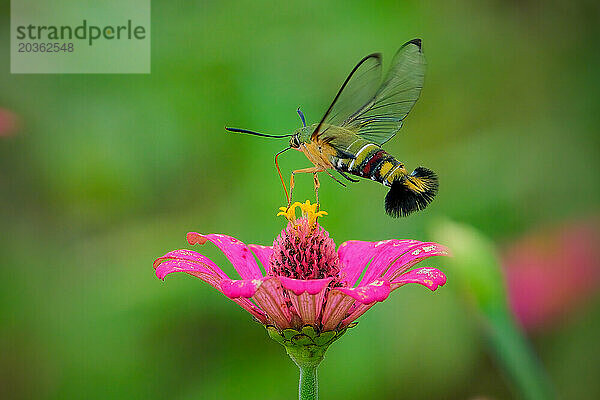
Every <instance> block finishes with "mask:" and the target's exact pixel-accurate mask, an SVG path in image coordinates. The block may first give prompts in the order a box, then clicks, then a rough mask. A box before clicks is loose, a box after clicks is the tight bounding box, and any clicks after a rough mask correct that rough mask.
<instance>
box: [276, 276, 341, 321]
mask: <svg viewBox="0 0 600 400" xmlns="http://www.w3.org/2000/svg"><path fill="white" fill-rule="evenodd" d="M332 280H333V278H325V279H310V280H302V279H292V278H287V277H284V276H280V277H279V281H280V282H281V284H282V286H283V287H284V288H285V289H287V291H288V292H287V293H288V296H289V298H290V301H291V302H292V305H293V306H294V308H295V309H296V311H297V312H298V315H299V316H300V318H301V319H302V322H303V324H310V325H314V324H316V322H317V321H318V318H319V316H320V314H321V309H322V308H323V299H324V298H325V292H326V290H327V286H328V285H329V283H330V282H331V281H332Z"/></svg>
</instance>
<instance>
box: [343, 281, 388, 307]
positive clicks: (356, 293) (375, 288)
mask: <svg viewBox="0 0 600 400" xmlns="http://www.w3.org/2000/svg"><path fill="white" fill-rule="evenodd" d="M335 290H339V291H340V292H342V293H344V294H346V295H348V296H350V297H352V298H354V299H355V300H357V301H359V302H361V303H362V304H372V303H375V302H377V301H384V300H385V299H387V298H388V296H389V295H390V292H391V286H390V282H389V281H387V280H384V279H383V280H376V281H373V282H371V283H369V284H368V285H364V286H359V287H355V288H336V289H335Z"/></svg>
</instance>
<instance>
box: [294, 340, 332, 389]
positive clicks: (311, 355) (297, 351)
mask: <svg viewBox="0 0 600 400" xmlns="http://www.w3.org/2000/svg"><path fill="white" fill-rule="evenodd" d="M286 350H287V353H288V355H289V356H290V358H291V359H292V361H294V363H296V365H297V366H298V368H300V383H299V385H298V392H299V395H298V398H299V399H300V400H317V399H318V398H319V387H318V386H319V385H318V382H317V368H319V364H321V361H323V356H324V355H325V349H324V348H322V347H318V346H302V347H288V348H286Z"/></svg>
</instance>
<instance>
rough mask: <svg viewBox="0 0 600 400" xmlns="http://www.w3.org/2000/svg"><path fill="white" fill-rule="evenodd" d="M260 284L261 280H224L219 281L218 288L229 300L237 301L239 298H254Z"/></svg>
mask: <svg viewBox="0 0 600 400" xmlns="http://www.w3.org/2000/svg"><path fill="white" fill-rule="evenodd" d="M262 282H263V281H262V280H261V279H244V280H236V281H234V280H231V279H224V280H222V281H221V283H220V287H221V290H222V291H223V293H224V294H225V296H227V297H229V298H230V299H237V298H240V297H244V298H250V297H252V296H254V294H255V293H256V291H257V290H258V288H259V287H260V285H261V284H262Z"/></svg>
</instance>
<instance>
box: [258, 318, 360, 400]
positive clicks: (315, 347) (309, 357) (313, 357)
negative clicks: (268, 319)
mask: <svg viewBox="0 0 600 400" xmlns="http://www.w3.org/2000/svg"><path fill="white" fill-rule="evenodd" d="M350 326H354V325H353V324H351V325H350ZM266 328H267V333H268V334H269V337H270V338H271V339H273V340H274V341H276V342H277V343H279V344H281V345H282V346H283V347H285V351H286V352H287V354H288V355H289V356H290V358H291V359H292V361H294V363H295V364H296V365H297V366H298V368H300V384H299V387H298V391H299V399H300V400H317V399H318V398H319V392H318V385H317V368H319V364H321V361H323V357H324V356H325V351H327V348H328V347H329V345H331V343H333V342H335V341H336V340H337V339H339V338H340V337H341V336H342V335H343V334H344V333H345V332H346V328H344V329H342V330H339V331H336V330H333V331H326V332H321V331H317V330H315V328H314V327H312V326H311V325H306V326H303V327H302V328H301V329H298V330H297V329H291V328H289V329H284V330H282V331H279V330H277V329H276V328H275V327H274V326H267V327H266Z"/></svg>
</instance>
